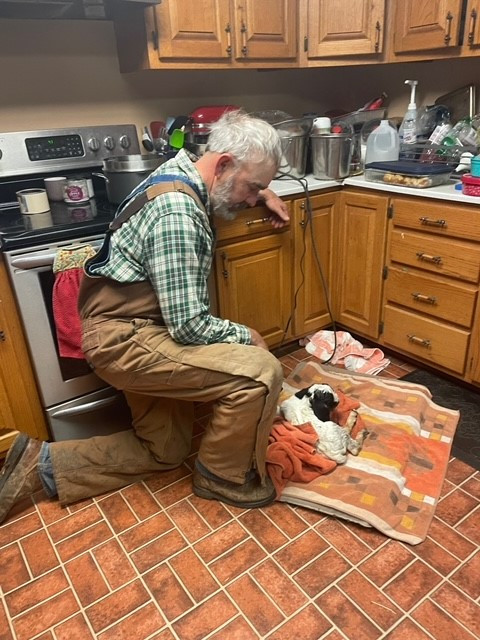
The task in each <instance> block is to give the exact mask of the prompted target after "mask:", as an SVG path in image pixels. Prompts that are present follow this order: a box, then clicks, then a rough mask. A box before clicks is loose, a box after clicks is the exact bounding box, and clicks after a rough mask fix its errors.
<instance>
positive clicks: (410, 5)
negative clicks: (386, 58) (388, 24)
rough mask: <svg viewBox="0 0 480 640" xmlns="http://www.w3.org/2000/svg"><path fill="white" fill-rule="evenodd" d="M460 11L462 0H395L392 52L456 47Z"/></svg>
mask: <svg viewBox="0 0 480 640" xmlns="http://www.w3.org/2000/svg"><path fill="white" fill-rule="evenodd" d="M461 12H462V0H397V1H396V13H395V35H394V51H395V53H402V52H408V51H426V50H429V49H445V48H447V47H454V46H457V45H458V44H459V28H460V18H461Z"/></svg>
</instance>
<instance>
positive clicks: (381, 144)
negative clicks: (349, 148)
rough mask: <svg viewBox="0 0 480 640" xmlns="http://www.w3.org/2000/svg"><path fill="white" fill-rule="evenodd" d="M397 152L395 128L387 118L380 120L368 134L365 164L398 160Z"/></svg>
mask: <svg viewBox="0 0 480 640" xmlns="http://www.w3.org/2000/svg"><path fill="white" fill-rule="evenodd" d="M399 152H400V141H399V138H398V132H397V130H396V129H395V127H393V126H392V125H391V124H390V123H389V121H388V120H381V121H380V124H379V126H378V127H377V128H376V129H374V130H373V131H372V133H371V134H370V135H369V136H368V139H367V150H366V154H365V164H368V163H370V162H388V161H390V160H398V156H399Z"/></svg>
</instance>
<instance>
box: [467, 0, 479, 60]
mask: <svg viewBox="0 0 480 640" xmlns="http://www.w3.org/2000/svg"><path fill="white" fill-rule="evenodd" d="M463 43H464V45H465V46H466V47H468V48H469V49H475V48H478V47H480V0H469V1H468V4H467V11H466V14H465V36H464V41H463Z"/></svg>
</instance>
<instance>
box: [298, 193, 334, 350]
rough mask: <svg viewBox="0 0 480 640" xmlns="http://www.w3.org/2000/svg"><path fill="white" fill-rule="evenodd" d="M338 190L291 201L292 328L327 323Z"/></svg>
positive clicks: (318, 326) (302, 330)
mask: <svg viewBox="0 0 480 640" xmlns="http://www.w3.org/2000/svg"><path fill="white" fill-rule="evenodd" d="M338 195H339V194H338V192H330V193H322V194H319V195H313V196H310V204H311V211H309V210H308V202H307V200H306V199H305V198H301V199H299V200H295V202H294V204H293V216H292V225H293V243H294V261H293V265H294V266H293V293H294V300H293V331H294V334H295V336H296V337H297V336H303V335H306V334H308V333H314V332H315V331H318V330H319V329H321V328H322V327H326V326H328V325H330V324H331V322H332V318H331V316H330V309H331V305H332V296H333V291H332V282H333V254H334V252H333V240H334V228H335V218H336V214H337V198H338Z"/></svg>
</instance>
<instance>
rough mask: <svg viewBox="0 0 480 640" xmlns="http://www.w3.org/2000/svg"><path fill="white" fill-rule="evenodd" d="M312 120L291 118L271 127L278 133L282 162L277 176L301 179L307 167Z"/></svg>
mask: <svg viewBox="0 0 480 640" xmlns="http://www.w3.org/2000/svg"><path fill="white" fill-rule="evenodd" d="M312 122H313V119H312V118H293V119H290V120H284V121H283V122H278V123H276V124H274V125H273V127H275V129H276V130H277V131H278V135H279V136H280V141H281V145H282V162H281V164H280V167H279V171H278V173H279V175H282V174H286V175H290V176H293V177H294V178H303V176H304V175H305V171H306V166H307V151H308V135H309V133H310V131H311V128H312Z"/></svg>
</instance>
